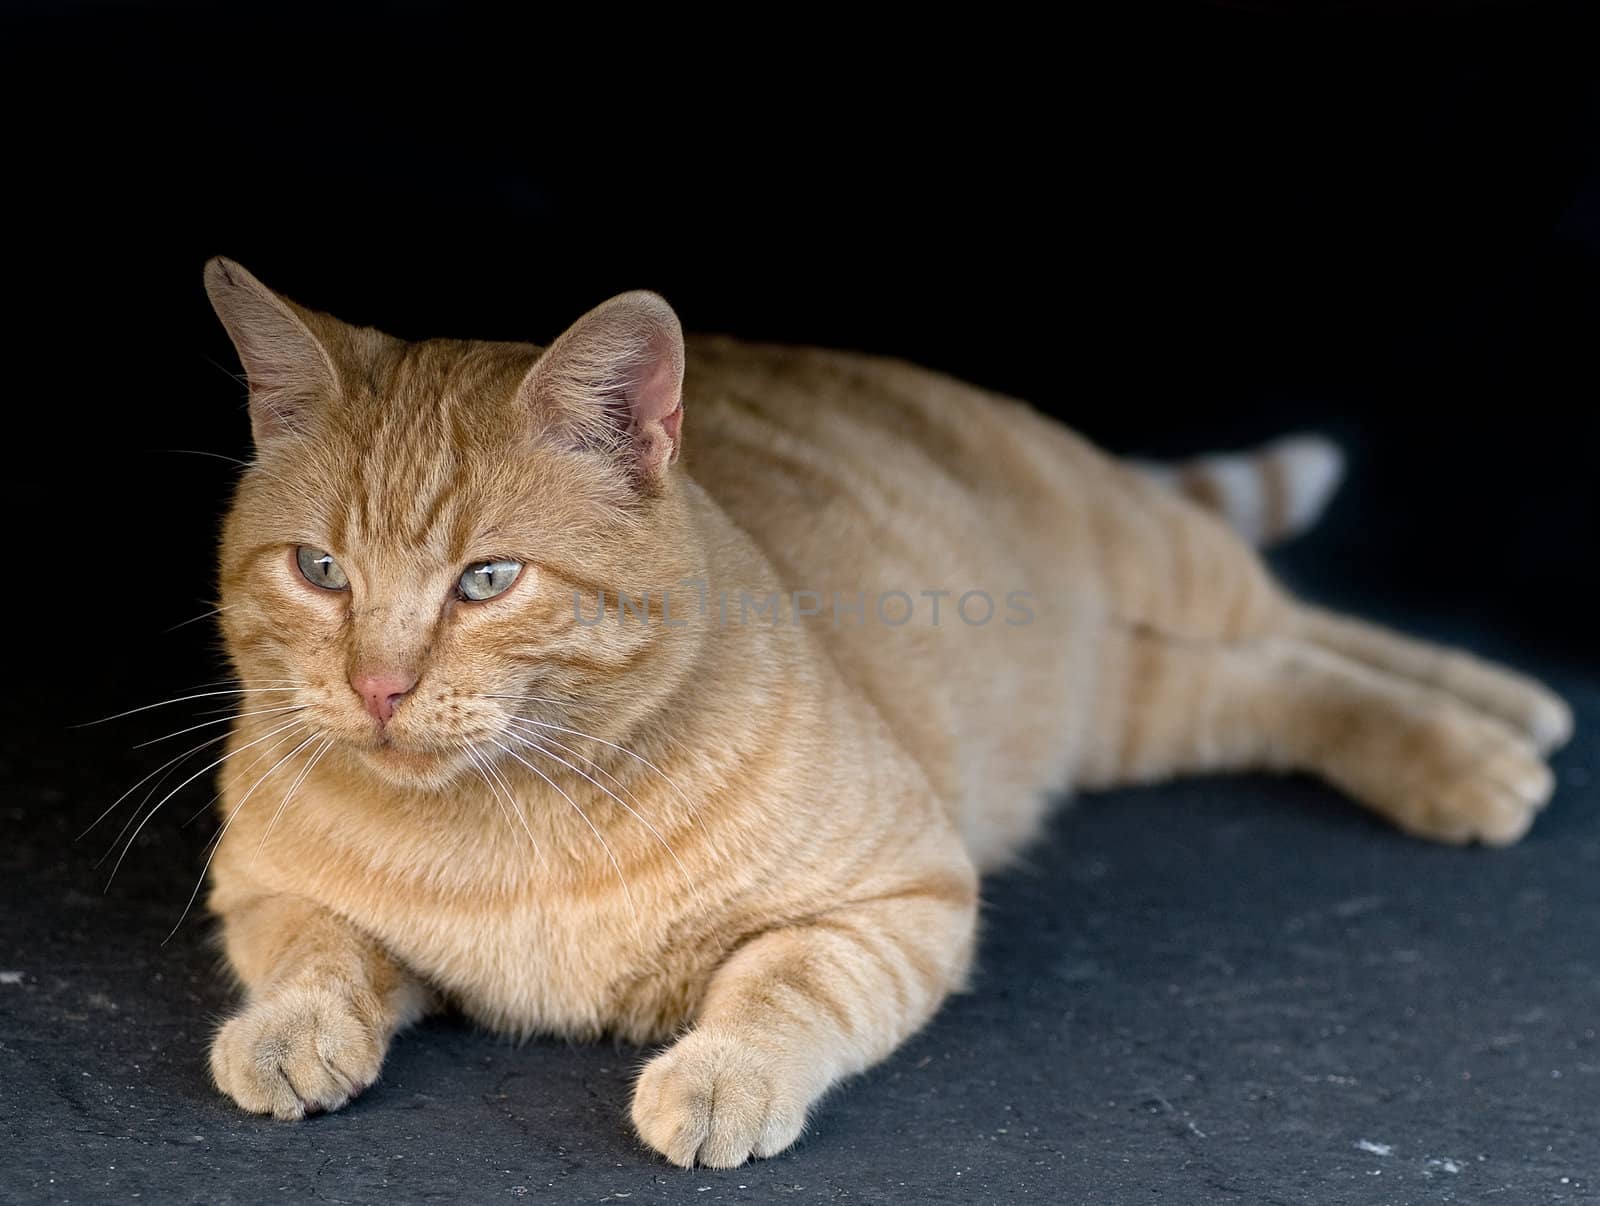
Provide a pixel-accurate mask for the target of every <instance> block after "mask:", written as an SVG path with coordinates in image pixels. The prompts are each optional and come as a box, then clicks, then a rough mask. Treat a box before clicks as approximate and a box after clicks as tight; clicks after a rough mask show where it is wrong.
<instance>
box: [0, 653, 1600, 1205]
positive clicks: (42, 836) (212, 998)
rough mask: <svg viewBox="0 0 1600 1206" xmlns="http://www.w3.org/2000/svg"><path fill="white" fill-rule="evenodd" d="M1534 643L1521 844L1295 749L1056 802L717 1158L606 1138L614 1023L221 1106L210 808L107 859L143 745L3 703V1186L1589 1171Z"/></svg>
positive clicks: (540, 1184)
mask: <svg viewBox="0 0 1600 1206" xmlns="http://www.w3.org/2000/svg"><path fill="white" fill-rule="evenodd" d="M1477 635H1478V637H1479V644H1480V645H1482V644H1483V643H1484V642H1485V641H1487V642H1488V643H1489V644H1490V645H1491V646H1492V645H1493V644H1494V643H1495V640H1496V638H1495V637H1494V636H1493V635H1492V634H1482V633H1480V634H1477ZM1516 648H1517V647H1516V646H1513V645H1510V644H1508V643H1502V648H1501V652H1507V653H1514V652H1515V651H1516ZM1535 668H1538V669H1540V670H1541V671H1543V672H1544V673H1546V674H1548V675H1549V676H1550V678H1551V680H1552V681H1553V682H1554V683H1555V684H1556V685H1558V686H1559V687H1561V688H1562V689H1563V690H1564V691H1565V692H1566V693H1567V694H1568V696H1569V698H1571V699H1572V701H1573V702H1574V704H1575V705H1576V706H1577V708H1578V710H1579V716H1580V721H1579V724H1580V736H1579V738H1578V739H1577V741H1576V742H1575V743H1574V744H1573V745H1572V746H1571V747H1569V748H1568V749H1567V750H1566V751H1564V752H1563V753H1562V754H1561V755H1559V757H1558V759H1557V768H1558V774H1559V778H1560V783H1561V787H1560V791H1559V794H1558V796H1557V798H1556V800H1555V802H1554V804H1553V805H1552V807H1551V808H1550V810H1549V811H1548V813H1547V814H1546V815H1545V816H1543V817H1542V818H1541V819H1540V821H1539V823H1538V825H1537V826H1536V827H1535V829H1534V830H1533V833H1532V835H1531V836H1530V837H1529V838H1528V839H1527V840H1526V841H1525V842H1524V843H1523V844H1521V845H1520V846H1518V847H1516V848H1514V849H1511V850H1508V851H1503V852H1486V851H1481V850H1465V851H1462V850H1448V849H1440V848H1434V847H1430V846H1427V845H1424V844H1421V843H1418V842H1415V841H1411V840H1408V839H1406V838H1403V837H1401V836H1399V835H1397V834H1395V833H1393V832H1391V831H1389V830H1387V829H1385V828H1383V827H1382V826H1380V825H1379V824H1377V823H1376V822H1373V821H1371V820H1369V819H1367V818H1366V817H1365V816H1364V815H1363V814H1361V813H1360V812H1358V811H1357V810H1356V809H1354V808H1353V807H1351V806H1349V805H1347V804H1345V803H1344V802H1343V801H1342V800H1341V799H1339V798H1338V797H1336V796H1335V795H1334V794H1333V793H1332V792H1331V791H1329V790H1326V789H1324V788H1322V787H1321V786H1319V785H1317V784H1314V783H1311V782H1309V781H1304V780H1298V779H1290V780H1276V781H1275V780H1270V779H1266V778H1237V779H1233V778H1230V779H1215V780H1210V781H1204V782H1190V783H1186V784H1181V785H1174V786H1170V787H1163V788H1159V789H1152V790H1142V791H1135V792H1120V793H1116V794H1112V795H1107V796H1100V797H1095V798H1090V799H1087V800H1084V801H1082V802H1081V803H1079V804H1078V805H1077V806H1076V807H1074V808H1073V809H1072V810H1070V811H1068V812H1065V813H1063V814H1062V815H1061V817H1060V818H1059V819H1058V821H1057V822H1056V824H1055V825H1054V826H1053V828H1052V829H1051V832H1050V834H1049V836H1048V840H1047V841H1046V842H1045V843H1044V844H1042V845H1041V846H1040V847H1039V848H1038V849H1037V850H1036V851H1035V853H1034V855H1033V857H1032V860H1031V867H1030V868H1027V869H1024V870H1021V871H1019V872H1016V873H1014V874H1011V875H1009V876H1007V877H1005V878H1002V879H1000V880H997V881H996V882H994V883H993V884H992V885H990V887H989V889H988V892H987V900H988V907H987V910H986V914H985V939H984V942H983V946H982V968H981V973H980V975H979V976H978V978H977V982H976V986H975V988H974V990H973V991H972V992H971V993H970V994H969V995H966V996H963V997H961V998H959V999H957V1000H955V1001H952V1002H951V1003H950V1004H949V1005H948V1006H947V1007H946V1008H945V1010H944V1011H943V1012H942V1013H941V1014H940V1015H939V1017H938V1019H937V1020H936V1021H935V1022H934V1024H933V1025H932V1026H931V1027H929V1029H928V1030H927V1031H926V1032H925V1033H923V1034H922V1035H921V1036H919V1037H918V1038H917V1039H916V1040H915V1041H914V1042H912V1043H911V1044H910V1045H908V1046H907V1047H906V1048H905V1049H904V1050H902V1051H901V1052H900V1053H899V1054H898V1055H897V1056H896V1057H895V1058H894V1059H892V1060H891V1061H890V1062H889V1063H887V1064H885V1065H884V1066H882V1067H880V1068H878V1069H877V1070H875V1071H873V1072H872V1073H870V1074H869V1075H867V1076H865V1077H863V1078H861V1079H860V1080H859V1081H857V1082H855V1083H853V1084H851V1085H849V1086H848V1087H847V1088H846V1089H845V1090H843V1091H841V1092H839V1093H837V1094H836V1095H835V1096H834V1097H833V1098H831V1099H830V1100H829V1101H827V1102H826V1103H825V1105H824V1106H823V1108H822V1109H820V1110H819V1111H818V1112H817V1114H816V1117H815V1120H814V1124H813V1126H812V1127H811V1130H810V1132H809V1134H808V1136H807V1137H806V1138H805V1140H804V1141H803V1142H802V1143H801V1145H800V1146H799V1147H798V1148H796V1149H795V1150H793V1151H791V1152H789V1153H787V1154H785V1155H783V1156H781V1157H779V1158H777V1159H774V1160H769V1161H766V1162H763V1163H760V1164H757V1165H753V1166H749V1167H746V1168H743V1169H739V1170H736V1171H733V1172H709V1171H703V1170H700V1171H694V1172H683V1171H679V1170H676V1169H672V1168H669V1167H667V1166H665V1165H664V1164H663V1163H662V1162H661V1161H659V1160H657V1159H656V1158H654V1157H653V1156H652V1155H651V1154H650V1153H648V1152H647V1151H645V1150H643V1149H642V1148H641V1147H640V1145H639V1144H638V1143H637V1142H636V1141H635V1140H634V1138H633V1137H632V1135H631V1134H630V1132H629V1129H628V1126H627V1123H626V1106H627V1095H628V1086H629V1080H630V1077H631V1075H632V1073H633V1070H634V1069H635V1068H636V1067H637V1066H638V1064H639V1061H640V1055H641V1053H640V1052H638V1051H636V1050H631V1049H617V1048H614V1047H605V1046H601V1047H574V1046H568V1045H564V1044H560V1043H552V1042H536V1043H532V1044H529V1045H527V1046H525V1047H521V1048H511V1047H508V1046H506V1045H504V1044H502V1043H499V1042H496V1041H495V1040H493V1039H491V1038H488V1037H485V1036H482V1035H479V1034H476V1033H473V1032H472V1031H471V1030H470V1029H469V1028H467V1027H465V1026H463V1025H461V1024H459V1023H456V1022H451V1021H435V1022H430V1023H428V1024H426V1025H424V1026H422V1027H420V1028H419V1029H417V1030H416V1031H414V1032H411V1033H409V1034H407V1035H405V1036H404V1037H403V1038H402V1039H401V1040H400V1041H399V1042H398V1043H397V1044H396V1046H395V1048H394V1051H393V1054H392V1056H391V1058H390V1061H389V1063H388V1066H387V1069H386V1072H385V1076H384V1078H383V1080H382V1082H381V1083H380V1085H379V1087H378V1088H377V1089H375V1090H374V1091H372V1092H370V1093H368V1094H367V1095H366V1096H365V1097H364V1098H363V1099H362V1100H361V1101H359V1102H358V1103H357V1104H355V1105H354V1106H352V1107H351V1108H349V1109H347V1110H344V1111H342V1112H340V1113H338V1114H336V1115H333V1116H330V1117H324V1118H317V1119H314V1120H311V1121H308V1122H305V1123H301V1124H297V1125H288V1124H281V1123H275V1122H271V1121H265V1120H261V1119H257V1118H249V1117H244V1116H242V1115H240V1114H238V1113H236V1112H235V1111H234V1110H233V1109H232V1107H231V1106H229V1105H228V1104H227V1103H225V1102H224V1101H223V1100H222V1099H221V1098H220V1097H218V1096H217V1095H216V1094H215V1093H214V1092H213V1091H212V1089H211V1088H210V1087H209V1085H208V1083H207V1081H206V1075H205V1063H204V1054H205V1046H206V1041H207V1036H208V1033H209V1031H210V1030H211V1028H212V1026H213V1024H214V1022H215V1021H216V1019H217V1018H218V1016H219V1014H220V1013H221V1011H222V1010H224V1009H225V1008H226V1006H227V996H226V993H225V990H224V987H223V984H222V981H221V978H220V977H219V976H218V975H216V974H215V970H214V964H213V955H212V953H211V950H210V948H209V947H208V944H207V943H208V928H207V925H206V923H205V921H204V919H203V918H200V917H198V916H191V918H190V919H189V921H188V922H187V923H186V924H185V925H184V926H183V927H182V928H181V929H180V930H179V932H178V934H177V936H176V937H175V938H173V939H172V941H171V942H169V943H167V944H166V945H165V946H163V945H162V939H163V938H164V937H165V936H166V934H167V932H168V931H169V929H170V928H171V927H172V925H173V923H174V921H175V920H176V919H177V917H178V915H179V914H180V913H181V911H182V909H183V906H184V902H185V901H186V900H187V898H188V896H189V893H190V890H191V888H192V886H193V884H194V879H195V876H196V874H197V871H198V867H199V863H200V857H199V855H200V848H201V845H202V842H203V841H204V839H205V837H206V836H207V833H208V825H209V821H208V820H202V821H200V822H198V823H196V824H195V825H193V826H191V827H189V828H187V829H183V828H181V827H180V816H179V814H177V813H174V815H173V817H172V818H171V819H170V820H169V821H168V822H167V823H166V824H165V825H164V826H163V825H152V826H151V827H150V830H148V831H147V835H146V836H145V837H142V838H141V839H140V842H139V843H138V845H137V846H136V847H135V848H134V850H133V852H132V854H131V855H130V856H129V858H128V861H127V864H126V865H125V866H124V867H123V869H122V871H121V872H120V874H119V877H118V879H117V881H116V883H115V885H114V886H113V888H112V889H111V891H110V892H109V894H102V892H101V886H102V883H103V881H104V869H103V868H102V870H101V871H100V872H95V871H94V870H93V869H92V862H93V860H94V858H95V857H96V856H97V855H98V853H99V852H100V851H101V850H102V849H104V847H105V845H106V844H107V842H108V841H109V839H110V833H109V832H105V833H101V832H97V833H96V834H95V835H93V836H92V837H91V838H90V839H88V840H86V841H84V842H80V843H76V844H75V843H74V841H73V838H74V835H75V834H76V833H77V832H78V831H79V830H80V829H81V828H82V827H83V825H84V824H85V823H87V821H88V819H90V818H91V817H92V816H93V815H94V813H95V812H96V811H98V809H99V808H100V807H102V806H103V805H104V803H106V802H108V801H109V800H110V799H112V798H114V796H115V794H116V793H117V792H118V791H120V790H121V789H122V787H123V786H125V785H126V784H128V783H130V782H132V781H133V780H134V779H135V778H137V777H138V775H139V774H140V773H142V772H143V770H144V769H148V768H149V767H150V766H152V765H154V763H153V762H152V761H151V760H150V758H149V755H150V753H151V751H149V750H146V751H143V752H139V753H128V752H126V750H127V744H129V743H130V738H129V736H128V735H127V734H126V733H122V734H117V733H114V732H112V731H110V729H108V728H100V729H87V730H77V731H73V732H64V731H63V730H62V729H61V727H60V725H59V724H58V723H57V722H56V719H55V718H54V717H49V716H42V715H37V714H35V715H29V716H23V715H14V716H13V717H11V728H10V731H11V732H12V733H14V734H18V735H20V738H21V739H20V741H18V742H16V743H15V744H11V745H10V746H9V748H8V752H7V754H6V755H5V760H6V765H5V766H4V768H3V771H4V779H3V781H4V783H5V784H6V786H5V789H4V792H5V794H4V800H3V805H0V819H3V822H4V831H3V840H0V876H3V880H0V900H3V901H4V913H3V918H4V922H3V929H0V1127H3V1134H4V1139H3V1140H0V1201H5V1202H97V1201H119V1202H126V1201H131V1200H142V1201H157V1202H164V1203H165V1202H196V1203H201V1202H204V1203H225V1202H258V1201H283V1202H304V1201H310V1200H319V1201H330V1202H369V1201H379V1202H385V1203H394V1202H412V1201H429V1200H439V1201H452V1202H453V1201H475V1202H493V1201H502V1200H518V1199H521V1198H545V1199H549V1200H555V1201H561V1202H583V1201H589V1202H603V1201H626V1202H629V1203H630V1204H632V1203H645V1202H656V1201H689V1202H697V1203H707V1202H725V1201H763V1202H766V1201H795V1202H807V1201H847V1202H876V1201H915V1202H936V1201H952V1202H954V1201H963V1202H964V1201H980V1202H1016V1201H1041V1202H1064V1201H1065V1202H1075V1201H1095V1202H1144V1201H1153V1200H1159V1201H1174V1202H1198V1201H1204V1202H1230V1201H1247V1202H1314V1203H1319V1204H1332V1203H1344V1202H1362V1203H1366V1202H1432V1201H1440V1202H1446V1201H1457V1202H1488V1201H1504V1202H1518V1203H1521V1202H1539V1203H1544V1202H1561V1201H1583V1200H1591V1195H1592V1194H1594V1193H1595V1192H1596V1190H1597V1188H1600V1166H1597V1165H1600V1161H1597V1158H1596V1154H1597V1151H1600V1145H1597V1143H1596V1141H1595V1136H1594V1127H1595V1117H1596V1109H1595V1106H1596V1103H1597V1101H1600V1042H1597V1039H1596V1027H1597V1025H1600V1020H1597V1007H1600V942H1597V940H1596V937H1595V936H1596V934H1597V933H1600V807H1597V804H1600V681H1596V679H1595V677H1593V676H1592V675H1589V676H1587V677H1586V674H1587V672H1585V671H1582V670H1576V671H1575V670H1573V669H1571V668H1570V667H1568V668H1562V667H1557V666H1552V665H1544V666H1537V664H1535ZM196 677H198V676H196ZM203 801H204V796H203V795H197V796H195V797H193V799H192V801H191V802H190V803H189V806H188V808H186V809H185V810H184V814H183V815H186V814H187V813H188V812H189V811H192V810H193V809H194V808H195V807H198V806H199V805H200V804H201V803H203Z"/></svg>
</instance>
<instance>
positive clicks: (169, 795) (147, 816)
mask: <svg viewBox="0 0 1600 1206" xmlns="http://www.w3.org/2000/svg"><path fill="white" fill-rule="evenodd" d="M300 723H301V722H300V721H299V720H295V719H292V718H291V719H290V720H287V721H285V722H284V723H283V725H281V726H280V727H278V728H276V729H272V730H270V731H268V732H267V734H266V735H265V736H262V737H258V738H256V739H255V740H254V741H252V742H250V743H249V745H242V746H240V747H239V748H238V749H236V750H229V751H228V752H227V753H226V754H224V755H222V757H220V758H218V759H217V760H216V761H214V762H209V763H207V764H206V765H205V766H202V767H201V768H200V769H199V770H197V771H195V773H194V774H192V775H190V776H189V777H188V778H187V779H185V780H184V781H183V782H182V783H180V784H178V786H176V787H174V788H173V789H172V790H171V791H169V792H168V793H167V794H166V795H164V796H162V797H161V800H160V802H158V803H157V804H156V805H155V807H154V808H152V809H151V810H150V811H149V812H147V813H145V815H144V820H142V821H140V822H139V825H138V827H137V828H136V829H134V831H133V834H132V835H131V836H130V837H129V838H128V842H127V845H125V846H123V848H122V854H121V855H120V856H119V857H118V858H117V863H116V866H114V867H112V868H111V878H110V879H107V880H106V890H107V891H110V890H111V882H112V880H114V879H116V878H117V871H118V870H119V869H120V868H121V867H122V860H123V859H125V858H127V857H128V851H130V850H132V849H133V844H134V842H136V841H138V840H139V834H140V833H141V832H142V831H143V829H144V827H145V826H146V825H148V824H149V823H150V818H152V817H153V816H155V815H156V813H158V812H160V811H161V807H162V805H163V804H165V803H166V802H167V801H168V800H170V799H172V797H173V796H175V795H177V794H178V793H179V792H180V791H182V790H183V789H184V788H185V787H188V786H189V784H191V783H193V782H194V781H195V780H196V779H198V778H199V777H200V776H201V775H203V774H205V773H206V772H207V771H209V770H214V769H215V768H216V767H219V766H221V765H222V764H223V763H224V762H226V761H227V760H228V759H229V758H233V757H235V756H237V755H239V754H242V753H244V752H245V750H248V749H251V748H252V747H254V746H257V745H260V744H261V743H262V742H263V741H266V740H267V739H268V738H269V737H275V736H277V735H278V734H279V733H281V732H283V731H284V729H287V728H291V727H293V726H295V725H299V724H300ZM279 765H282V763H280V764H279ZM276 769H277V767H274V768H273V770H276ZM267 773H268V774H271V773H272V772H271V771H268V772H267ZM257 782H260V780H257ZM252 790H254V789H253V788H252Z"/></svg>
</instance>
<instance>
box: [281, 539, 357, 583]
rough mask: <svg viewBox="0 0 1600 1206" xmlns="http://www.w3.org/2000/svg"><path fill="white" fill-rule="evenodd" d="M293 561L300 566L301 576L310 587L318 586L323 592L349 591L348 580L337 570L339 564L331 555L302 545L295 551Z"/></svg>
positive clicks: (342, 572)
mask: <svg viewBox="0 0 1600 1206" xmlns="http://www.w3.org/2000/svg"><path fill="white" fill-rule="evenodd" d="M294 559H295V561H296V562H297V563H298V564H299V566H300V572H301V574H303V575H304V576H305V580H306V581H307V582H309V583H311V585H312V586H320V587H321V588H322V589H323V590H349V589H350V579H349V578H346V577H345V576H344V570H342V569H340V568H339V563H338V562H337V561H335V560H334V559H333V557H332V555H331V554H329V553H325V552H323V551H322V550H321V549H314V548H312V547H311V546H310V545H308V544H302V545H301V546H300V547H299V548H297V549H295V551H294Z"/></svg>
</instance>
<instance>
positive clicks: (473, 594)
mask: <svg viewBox="0 0 1600 1206" xmlns="http://www.w3.org/2000/svg"><path fill="white" fill-rule="evenodd" d="M521 572H522V562H520V561H479V562H477V563H476V564H474V565H469V566H467V572H466V573H464V574H462V575H461V579H460V581H458V582H457V583H456V593H457V594H458V595H460V596H461V597H462V598H463V599H471V600H472V601H473V602H482V601H483V600H484V599H492V598H494V597H495V596H496V595H499V594H504V593H505V592H506V591H507V590H508V589H509V588H510V586H511V584H512V583H513V582H515V581H516V580H517V575H518V574H520V573H521Z"/></svg>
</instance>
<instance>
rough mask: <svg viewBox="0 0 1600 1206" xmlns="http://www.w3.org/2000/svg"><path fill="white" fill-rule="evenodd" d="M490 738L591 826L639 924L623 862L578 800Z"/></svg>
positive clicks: (514, 752) (524, 760) (517, 754)
mask: <svg viewBox="0 0 1600 1206" xmlns="http://www.w3.org/2000/svg"><path fill="white" fill-rule="evenodd" d="M489 740H490V741H491V742H493V743H494V744H495V745H497V746H499V747H500V749H501V750H502V751H504V752H505V753H507V754H510V755H511V756H512V757H513V758H515V759H516V760H517V761H518V762H520V763H522V765H523V766H525V767H527V768H528V769H529V770H531V771H532V772H533V773H534V774H536V775H538V776H539V778H541V779H543V780H544V781H545V782H546V783H548V784H549V785H550V786H551V787H553V788H555V790H556V792H557V794H559V795H560V796H561V798H562V799H563V800H565V801H566V802H567V803H568V804H571V805H572V808H573V811H575V812H576V813H577V814H578V815H579V816H580V817H582V818H583V823H584V824H585V825H587V826H588V827H589V832H591V833H593V834H594V836H595V840H597V841H598V842H599V843H600V846H601V849H603V850H604V851H605V852H606V857H607V858H608V859H610V860H611V868H612V870H614V871H615V872H616V873H617V882H618V883H620V884H621V885H622V895H623V897H624V898H625V899H626V900H627V902H628V911H629V912H630V913H631V914H633V922H634V925H635V926H637V925H638V924H639V910H638V908H637V907H636V906H635V905H634V903H633V893H632V892H630V891H629V890H628V878H627V876H625V875H623V874H622V864H621V863H619V862H617V856H616V855H615V854H613V853H612V851H611V847H610V845H608V844H607V842H606V839H605V838H604V837H603V836H602V835H601V833H600V831H599V830H598V829H596V828H595V825H594V822H593V821H591V820H590V819H589V815H588V814H587V813H586V812H584V811H583V809H582V808H580V807H578V802H577V801H576V800H574V799H573V798H572V797H571V796H569V795H568V794H567V793H566V792H564V791H562V790H561V785H560V784H559V783H557V782H556V781H555V780H554V779H552V778H551V777H550V776H549V775H547V774H545V773H544V772H543V771H542V770H540V769H539V768H538V767H537V766H535V765H533V763H531V762H529V761H528V760H527V759H526V758H524V757H523V756H522V755H521V754H519V753H517V751H516V750H514V749H512V748H511V747H510V746H507V745H501V743H500V741H499V740H498V739H496V738H493V737H491V738H490V739H489Z"/></svg>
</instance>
